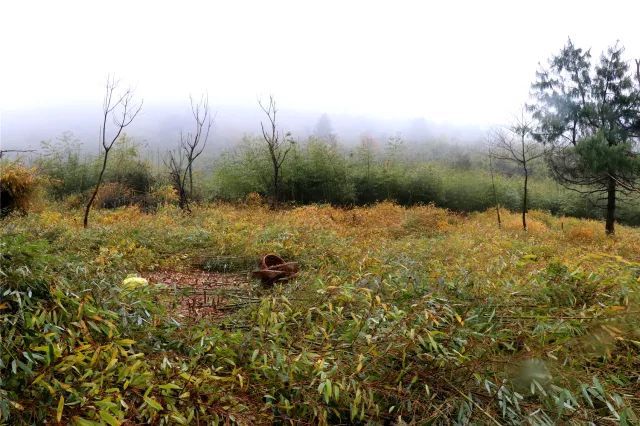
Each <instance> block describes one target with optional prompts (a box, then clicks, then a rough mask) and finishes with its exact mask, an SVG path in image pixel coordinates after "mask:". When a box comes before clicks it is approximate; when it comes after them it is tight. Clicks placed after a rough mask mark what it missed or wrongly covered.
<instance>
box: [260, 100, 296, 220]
mask: <svg viewBox="0 0 640 426" xmlns="http://www.w3.org/2000/svg"><path fill="white" fill-rule="evenodd" d="M258 105H260V108H261V109H262V111H264V113H265V114H266V116H267V119H268V123H267V129H265V125H264V123H263V122H260V127H261V128H262V137H263V138H264V141H265V143H266V144H267V149H268V150H269V158H270V159H271V165H272V167H273V201H272V205H271V206H272V208H277V207H278V200H279V195H280V178H281V172H282V164H283V163H284V160H285V159H286V158H287V154H289V151H291V148H292V147H293V144H294V141H293V139H292V138H291V133H290V132H286V133H284V134H283V133H282V132H281V131H280V130H278V126H277V122H276V114H277V112H278V110H277V108H276V101H275V100H274V99H273V96H269V104H268V105H267V106H265V105H264V104H263V103H262V101H261V100H258Z"/></svg>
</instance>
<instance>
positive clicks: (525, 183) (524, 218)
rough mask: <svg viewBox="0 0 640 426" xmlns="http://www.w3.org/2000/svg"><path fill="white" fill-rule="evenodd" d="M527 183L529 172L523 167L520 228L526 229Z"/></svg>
mask: <svg viewBox="0 0 640 426" xmlns="http://www.w3.org/2000/svg"><path fill="white" fill-rule="evenodd" d="M528 183H529V172H528V171H527V168H526V167H525V169H524V194H523V195H522V229H524V230H525V231H526V230H527V189H528V188H527V185H528Z"/></svg>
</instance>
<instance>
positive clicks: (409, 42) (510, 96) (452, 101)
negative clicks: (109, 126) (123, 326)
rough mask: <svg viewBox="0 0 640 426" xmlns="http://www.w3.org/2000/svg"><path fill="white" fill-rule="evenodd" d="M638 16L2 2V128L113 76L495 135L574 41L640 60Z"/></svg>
mask: <svg viewBox="0 0 640 426" xmlns="http://www.w3.org/2000/svg"><path fill="white" fill-rule="evenodd" d="M639 13H640V2H637V1H607V2H602V1H558V0H555V1H551V0H544V1H504V2H499V1H446V2H444V1H441V2H432V1H384V2H382V1H381V2H376V1H270V2H266V1H226V2H222V1H219V2H218V1H208V2H204V1H202V2H195V1H182V0H181V1H172V2H159V1H153V2H152V1H148V2H147V1H135V2H134V1H121V0H117V1H114V0H111V1H108V2H91V1H64V0H61V1H55V2H52V1H28V0H27V1H3V2H1V3H0V47H1V49H0V54H1V57H2V61H1V66H0V111H3V112H4V113H3V114H2V117H5V118H4V121H3V122H2V125H3V126H5V127H6V126H7V125H10V124H11V123H7V120H8V118H6V117H11V116H14V115H15V113H21V112H23V111H29V110H34V109H39V110H45V111H46V110H48V109H49V110H55V109H56V108H61V107H64V108H68V107H82V106H83V105H94V106H96V107H97V108H98V109H99V107H100V103H101V98H102V91H103V85H104V80H105V77H106V75H107V73H115V74H116V75H117V76H118V77H119V78H120V79H121V80H122V81H123V82H127V83H128V84H131V85H133V86H134V87H135V88H136V93H137V94H139V95H140V97H143V98H144V101H145V105H147V106H149V105H151V106H152V105H166V104H175V105H178V106H181V107H185V108H188V96H189V94H190V93H191V94H195V95H198V94H200V93H201V92H204V91H207V92H208V93H209V98H210V103H211V105H212V107H213V108H214V109H215V108H216V106H217V105H218V106H223V105H224V106H236V107H243V108H245V107H247V108H248V107H251V108H253V107H254V106H255V105H256V98H257V97H259V96H266V95H268V94H270V93H272V94H274V95H275V96H276V99H277V101H278V103H279V105H280V107H281V109H282V110H291V111H300V112H302V113H304V112H308V113H310V114H311V113H316V112H318V113H321V112H327V113H329V114H350V115H365V116H371V117H379V118H381V119H385V120H394V119H414V118H417V117H422V118H425V119H427V120H429V121H430V122H436V123H438V122H439V123H450V124H455V125H460V126H468V125H471V126H489V125H493V124H498V123H503V122H505V121H508V120H509V119H510V118H511V117H512V116H513V114H514V113H515V112H517V111H518V109H519V106H520V105H521V104H522V103H523V102H525V101H526V100H527V97H528V93H529V87H530V84H531V82H532V80H533V79H534V77H535V71H536V69H537V67H538V62H543V63H545V62H546V60H547V58H548V57H549V56H550V55H552V54H554V53H556V52H557V51H558V50H559V49H560V48H561V47H562V46H563V45H564V43H565V42H566V40H567V38H568V37H571V38H572V39H573V40H574V42H575V43H576V44H577V45H578V46H583V47H587V48H588V47H591V48H593V53H595V56H596V57H597V55H598V54H599V52H600V50H602V49H604V48H606V47H607V46H608V45H610V44H613V43H614V42H615V41H616V40H618V39H619V40H620V41H622V42H623V44H624V45H625V46H626V48H627V58H628V59H631V58H633V57H640V26H638V24H637V20H638V16H639ZM11 112H13V115H12V114H11ZM176 113H177V114H182V112H176ZM2 117H0V119H1V118H2ZM218 118H219V120H221V119H223V118H224V117H218ZM313 124H314V123H309V126H313ZM68 130H73V128H70V129H68ZM54 136H55V135H51V137H54ZM0 142H1V141H0Z"/></svg>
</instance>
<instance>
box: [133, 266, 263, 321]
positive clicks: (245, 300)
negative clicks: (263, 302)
mask: <svg viewBox="0 0 640 426" xmlns="http://www.w3.org/2000/svg"><path fill="white" fill-rule="evenodd" d="M144 277H145V278H146V279H147V280H149V282H150V283H151V284H153V285H164V287H165V291H166V295H167V298H166V300H167V303H168V308H169V309H170V310H171V311H173V312H174V313H175V316H176V317H177V318H176V319H178V318H179V319H182V320H183V321H184V320H187V321H197V320H201V319H203V318H208V319H216V318H220V317H223V316H224V315H226V314H228V313H229V312H232V311H234V310H236V309H239V308H241V307H243V306H247V305H249V304H251V303H255V302H256V301H257V300H259V299H257V298H256V297H255V296H252V285H251V282H250V280H249V277H248V274H247V273H221V272H207V271H202V270H190V271H180V272H178V271H170V270H165V271H153V272H149V273H146V274H144Z"/></svg>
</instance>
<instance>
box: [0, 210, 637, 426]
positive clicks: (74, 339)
mask: <svg viewBox="0 0 640 426" xmlns="http://www.w3.org/2000/svg"><path fill="white" fill-rule="evenodd" d="M92 217H93V223H92V224H91V226H90V229H89V230H83V229H82V228H81V214H80V212H79V211H63V210H58V208H56V207H55V206H52V207H49V208H48V209H46V210H44V211H41V212H39V213H35V214H31V215H30V216H27V217H15V218H10V219H8V220H5V221H3V223H2V225H3V226H2V230H1V231H0V232H1V237H2V246H1V247H0V254H1V256H0V266H1V269H2V275H1V276H0V287H1V288H0V333H1V335H0V342H1V343H0V344H1V346H0V350H1V352H0V420H2V421H4V422H6V423H8V424H20V423H41V422H42V421H43V420H44V419H47V420H48V421H49V422H53V423H56V422H59V423H63V424H64V423H74V422H75V423H76V424H81V425H82V424H98V423H101V424H136V423H149V422H150V423H157V424H197V423H198V422H199V423H200V424H209V423H213V422H216V421H218V422H222V423H224V422H237V423H242V424H272V423H283V424H290V423H291V424H318V423H331V424H336V423H341V424H349V423H356V424H358V423H367V422H368V423H372V424H376V423H379V424H384V423H387V424H388V423H391V422H397V423H398V424H403V423H402V422H407V423H411V422H412V421H413V422H415V424H470V423H472V424H522V423H528V424H555V423H563V424H586V423H593V424H637V422H638V415H639V414H640V325H639V323H638V318H639V314H640V306H639V304H638V302H639V297H638V291H637V289H638V286H639V285H640V284H639V283H638V277H639V276H640V231H638V230H636V229H633V228H626V227H623V226H620V227H619V228H618V232H617V234H616V236H615V237H613V238H607V237H605V235H604V231H603V226H602V224H600V223H596V222H591V221H584V220H577V219H570V218H564V219H561V218H554V217H551V216H549V215H547V214H545V213H541V212H532V213H531V214H530V229H529V232H527V233H524V232H522V231H521V230H520V229H519V217H518V216H517V215H515V214H508V213H504V212H503V218H504V224H503V227H502V228H498V227H497V226H496V223H495V216H494V212H491V211H489V212H486V213H481V214H473V215H470V216H459V215H454V214H451V213H448V212H446V211H444V210H441V209H437V208H434V207H429V206H427V207H415V208H409V209H405V208H401V207H398V206H396V205H393V204H389V203H383V204H378V205H376V206H373V207H370V208H357V209H353V210H339V209H334V208H331V207H325V206H307V207H301V208H297V209H293V210H287V211H282V212H273V211H270V210H268V209H266V208H263V207H260V206H253V207H244V208H241V207H233V206H229V205H212V206H203V207H196V208H195V209H194V211H193V213H192V214H190V215H182V214H181V213H180V212H179V211H178V210H176V209H175V208H172V207H166V208H164V209H161V210H160V211H159V212H158V213H156V214H150V215H148V214H143V213H140V212H139V211H138V210H137V209H133V208H130V209H122V210H116V211H96V212H94V214H93V216H92ZM267 252H274V253H278V254H279V255H281V256H283V257H284V258H286V259H287V260H295V261H298V262H299V263H300V265H301V274H300V275H299V277H298V278H297V279H296V280H295V281H293V282H290V283H287V284H282V285H278V286H276V287H275V288H273V289H263V288H260V286H259V285H257V284H253V285H252V286H250V288H249V289H247V293H248V294H249V293H250V296H251V300H252V301H255V303H247V304H245V305H241V306H240V307H238V308H237V309H235V310H232V311H229V312H228V313H226V314H225V315H223V316H220V315H216V316H214V317H206V316H203V317H202V318H200V321H194V320H193V319H189V318H186V317H183V316H181V315H180V313H179V312H176V311H175V310H172V309H171V306H172V304H175V303H174V302H175V300H172V298H174V297H175V295H172V293H171V292H168V291H167V289H166V287H165V286H162V285H156V283H154V282H151V283H150V285H148V286H145V285H143V286H131V285H123V284H122V280H123V279H124V278H125V277H126V276H127V275H128V274H142V275H145V276H150V277H152V276H154V275H153V274H152V273H151V272H152V271H154V272H157V271H163V272H166V273H174V272H188V271H189V270H192V269H193V268H195V267H198V266H201V265H202V264H203V262H202V259H217V258H225V259H239V260H238V263H237V264H238V265H239V266H238V267H237V268H235V269H236V271H234V272H237V271H241V270H244V268H247V265H246V262H245V261H244V259H247V258H255V259H256V260H257V258H258V256H259V255H261V254H264V253H267Z"/></svg>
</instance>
